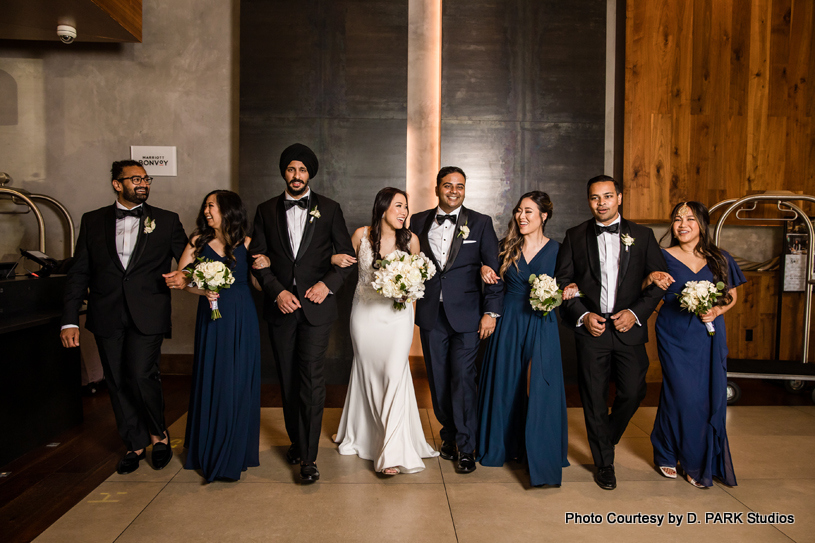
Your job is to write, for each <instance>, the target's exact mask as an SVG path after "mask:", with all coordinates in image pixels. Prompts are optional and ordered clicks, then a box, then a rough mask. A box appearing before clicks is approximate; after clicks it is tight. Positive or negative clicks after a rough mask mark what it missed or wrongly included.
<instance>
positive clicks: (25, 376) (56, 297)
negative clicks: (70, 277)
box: [0, 276, 82, 466]
mask: <svg viewBox="0 0 815 543" xmlns="http://www.w3.org/2000/svg"><path fill="white" fill-rule="evenodd" d="M65 279H66V277H65V276H53V277H45V278H26V277H17V278H15V279H9V280H4V281H0V346H1V348H0V353H2V355H0V366H2V379H0V435H2V436H3V439H2V440H0V466H4V465H5V464H7V463H8V462H10V461H11V460H13V459H15V458H17V457H18V456H20V455H22V454H24V453H26V452H27V451H29V450H31V449H33V448H35V447H38V446H42V445H44V444H46V443H49V442H50V441H52V440H53V438H54V437H56V436H57V435H59V434H60V433H61V432H64V431H65V430H67V429H69V428H72V427H73V426H75V425H77V424H80V423H81V422H82V391H81V377H80V359H79V356H80V355H79V349H63V348H62V345H61V343H60V340H59V330H60V317H61V315H62V291H63V288H64V286H65Z"/></svg>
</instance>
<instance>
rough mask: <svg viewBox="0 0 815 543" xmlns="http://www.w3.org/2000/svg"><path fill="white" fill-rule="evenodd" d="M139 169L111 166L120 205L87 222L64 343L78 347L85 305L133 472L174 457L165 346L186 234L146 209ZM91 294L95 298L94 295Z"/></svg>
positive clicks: (68, 291)
mask: <svg viewBox="0 0 815 543" xmlns="http://www.w3.org/2000/svg"><path fill="white" fill-rule="evenodd" d="M152 181H153V179H152V178H151V177H148V176H147V173H146V172H145V171H144V168H142V166H141V164H139V163H138V162H136V161H134V160H122V161H119V162H114V163H113V167H112V168H111V183H112V184H113V190H115V191H116V195H117V197H116V203H114V204H113V205H111V206H105V207H103V208H100V209H97V210H96V211H90V212H88V213H85V214H84V215H83V216H82V224H81V226H80V228H79V239H78V240H77V244H76V251H75V252H74V262H73V265H72V266H71V269H70V271H69V272H68V281H67V284H66V286H65V300H64V302H65V304H64V309H63V314H62V332H61V333H60V337H61V339H62V344H63V346H65V347H78V346H79V328H78V327H77V325H78V324H79V309H80V307H81V306H82V303H83V301H84V300H85V299H86V298H87V300H88V318H87V322H86V327H87V329H88V330H90V331H91V332H93V334H94V336H95V337H96V344H97V346H98V347H99V355H100V358H101V359H102V367H103V368H104V371H105V382H106V384H107V388H108V390H109V391H110V400H111V404H112V405H113V412H114V414H115V415H116V425H117V426H118V428H119V435H120V436H121V437H122V440H123V441H124V442H125V446H126V447H127V454H125V456H124V458H122V460H121V461H120V462H119V465H118V468H117V471H118V472H119V473H130V472H132V471H135V470H136V469H137V468H138V467H139V461H140V460H141V459H142V458H144V457H145V448H146V447H147V446H148V445H150V444H151V443H152V444H153V453H152V461H153V468H155V469H161V468H163V467H164V466H166V465H167V464H168V463H169V462H170V460H171V459H172V457H173V451H172V449H171V448H170V443H169V441H170V440H169V435H168V434H167V428H166V426H165V422H164V396H163V394H162V390H161V372H160V371H159V361H160V358H161V343H162V341H163V340H164V337H165V336H166V335H168V334H169V333H170V289H169V288H168V287H167V285H166V284H165V278H163V277H162V275H170V272H171V270H172V261H173V258H175V259H176V260H178V258H179V257H180V256H181V253H182V251H183V250H184V246H185V245H186V244H187V235H186V234H185V233H184V228H183V227H182V226H181V222H180V221H179V219H178V215H177V214H175V213H172V212H170V211H165V210H163V209H159V208H157V207H152V206H149V205H147V203H146V201H147V197H148V196H149V194H150V184H151V183H152ZM89 289H90V294H89V292H88V291H89Z"/></svg>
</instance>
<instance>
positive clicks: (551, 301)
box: [529, 273, 581, 317]
mask: <svg viewBox="0 0 815 543" xmlns="http://www.w3.org/2000/svg"><path fill="white" fill-rule="evenodd" d="M529 284H530V285H532V291H531V292H530V293H529V304H530V305H531V306H532V309H534V310H535V311H542V312H543V316H544V317H545V316H546V315H548V314H549V312H550V311H552V310H553V309H554V308H556V307H557V306H559V305H560V304H562V303H563V291H562V290H561V289H559V288H558V286H557V281H556V280H555V278H554V277H549V276H548V275H546V274H545V273H542V274H540V275H535V274H534V273H533V274H532V275H530V276H529ZM580 295H581V293H580V292H578V293H577V296H578V297H579V296H580Z"/></svg>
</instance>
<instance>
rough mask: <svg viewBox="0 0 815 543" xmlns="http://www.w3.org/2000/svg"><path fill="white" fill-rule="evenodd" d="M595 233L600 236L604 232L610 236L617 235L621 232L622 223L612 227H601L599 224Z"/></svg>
mask: <svg viewBox="0 0 815 543" xmlns="http://www.w3.org/2000/svg"><path fill="white" fill-rule="evenodd" d="M594 231H595V233H597V235H598V236H599V235H600V234H602V233H603V232H608V233H609V234H616V233H617V232H619V231H620V223H614V224H612V225H611V226H600V225H599V224H595V225H594Z"/></svg>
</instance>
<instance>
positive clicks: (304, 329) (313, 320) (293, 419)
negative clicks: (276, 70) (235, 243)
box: [249, 143, 356, 483]
mask: <svg viewBox="0 0 815 543" xmlns="http://www.w3.org/2000/svg"><path fill="white" fill-rule="evenodd" d="M318 166H319V162H318V161H317V157H316V156H315V154H314V152H313V151H312V150H311V149H309V148H308V147H306V146H305V145H303V144H301V143H295V144H294V145H290V146H289V147H287V148H286V149H285V150H284V151H283V153H282V154H281V155H280V174H281V175H282V176H283V179H284V180H285V181H286V190H285V192H283V194H281V195H279V196H276V197H275V198H272V199H271V200H268V201H266V202H263V203H262V204H260V205H259V206H258V208H257V211H256V213H255V227H254V234H253V235H252V244H251V246H250V247H249V250H250V253H251V254H253V255H256V256H257V255H266V256H267V257H268V258H269V260H270V264H269V266H268V267H262V268H260V269H255V270H253V273H254V274H255V276H256V277H257V278H258V281H259V282H260V284H261V285H262V287H263V292H264V294H265V304H264V310H263V318H264V319H265V320H266V321H267V322H268V325H269V337H270V338H271V340H272V351H273V352H274V357H275V363H276V366H277V375H278V378H279V379H280V388H281V392H282V396H283V416H284V418H285V421H286V432H287V433H288V435H289V439H290V440H291V443H292V445H291V447H289V450H288V452H287V453H286V459H287V460H288V461H289V463H291V464H297V463H298V462H299V463H300V480H301V481H302V482H303V483H313V482H314V481H316V480H317V479H319V478H320V472H319V471H318V470H317V465H316V460H317V445H318V442H319V439H320V427H321V425H322V418H323V404H324V402H325V377H324V375H323V365H324V357H325V352H326V350H327V349H328V339H329V333H330V332H331V325H332V324H333V322H334V321H335V320H336V319H337V301H336V297H335V296H334V294H336V292H337V291H338V290H339V289H340V288H341V287H342V284H343V281H344V280H345V278H346V277H347V276H348V275H349V274H351V273H353V270H354V267H355V266H356V265H352V266H349V267H347V268H340V267H337V266H332V265H331V256H332V255H333V254H339V253H343V254H347V255H351V256H354V254H355V253H354V247H353V245H352V244H351V237H350V236H349V235H348V228H347V227H346V225H345V219H344V218H343V215H342V210H341V209H340V205H339V204H338V203H337V202H335V201H333V200H331V199H329V198H326V197H325V196H319V195H317V194H316V193H315V192H314V191H312V190H311V189H310V188H309V186H308V183H309V180H311V179H312V178H314V176H315V175H317V168H318ZM257 265H259V264H256V266H257Z"/></svg>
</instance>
